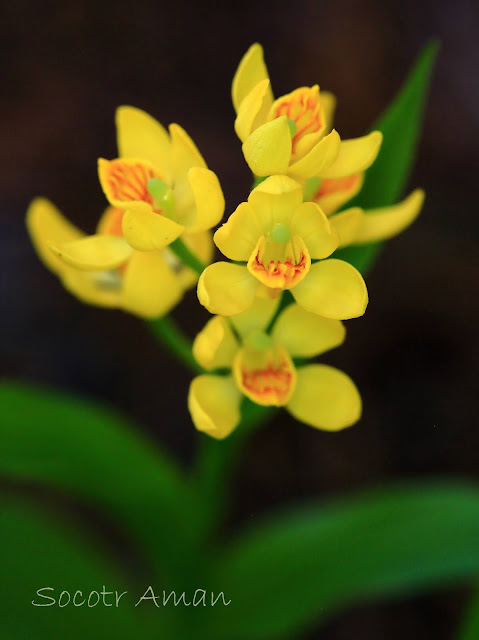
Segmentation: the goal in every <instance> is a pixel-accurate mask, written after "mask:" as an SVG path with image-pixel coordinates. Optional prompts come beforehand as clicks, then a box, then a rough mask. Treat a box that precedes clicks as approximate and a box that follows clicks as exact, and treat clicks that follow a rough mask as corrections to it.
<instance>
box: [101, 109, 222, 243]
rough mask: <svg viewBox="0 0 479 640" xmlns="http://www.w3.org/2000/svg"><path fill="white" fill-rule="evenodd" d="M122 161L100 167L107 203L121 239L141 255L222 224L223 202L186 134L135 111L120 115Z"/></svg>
mask: <svg viewBox="0 0 479 640" xmlns="http://www.w3.org/2000/svg"><path fill="white" fill-rule="evenodd" d="M116 126H117V142H118V151H119V156H120V157H119V158H117V159H115V160H111V161H109V160H105V159H103V158H100V160H99V161H98V174H99V178H100V183H101V186H102V188H103V191H104V193H105V195H106V197H107V200H108V201H109V202H110V204H111V205H112V206H113V207H116V208H117V209H120V210H121V211H122V212H123V213H124V215H123V219H122V231H123V237H124V238H125V240H126V242H127V243H128V244H129V245H130V246H131V247H133V249H137V250H139V251H155V250H158V249H163V247H165V246H167V245H168V244H171V243H172V242H174V241H175V240H176V239H177V238H179V237H180V236H181V234H182V233H184V232H187V233H198V232H202V231H205V230H206V229H211V228H212V227H214V226H216V225H217V224H218V222H219V221H220V220H221V218H222V216H223V212H224V197H223V192H222V190H221V187H220V184H219V181H218V178H217V177H216V175H215V174H214V173H213V172H212V171H210V170H209V169H208V168H207V167H206V163H205V161H204V160H203V157H202V156H201V154H200V152H199V151H198V149H197V148H196V146H195V144H194V143H193V141H192V140H191V138H190V137H189V136H188V134H187V133H186V131H184V129H182V128H181V127H180V126H179V125H177V124H171V125H170V127H169V135H168V133H167V132H166V130H165V129H164V128H163V127H162V126H161V124H160V123H159V122H157V121H156V120H155V119H154V118H152V117H151V116H150V115H148V114H147V113H145V112H144V111H141V110H140V109H136V108H135V107H129V106H123V107H119V108H118V109H117V112H116Z"/></svg>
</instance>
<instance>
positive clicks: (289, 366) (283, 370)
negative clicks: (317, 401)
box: [233, 333, 296, 407]
mask: <svg viewBox="0 0 479 640" xmlns="http://www.w3.org/2000/svg"><path fill="white" fill-rule="evenodd" d="M261 338H262V334H260V333H258V334H257V335H255V337H254V339H252V340H247V341H246V344H245V346H244V347H243V348H242V349H240V350H239V351H238V353H237V354H236V356H235V359H234V362H233V374H234V377H235V380H236V384H237V385H238V387H239V389H241V391H242V392H243V393H244V394H245V395H246V396H247V397H248V398H250V400H253V402H256V403H257V404H261V405H264V406H276V407H282V406H284V405H286V404H287V403H288V401H289V399H290V398H291V396H292V394H293V392H294V389H295V385H296V369H295V367H294V364H293V362H292V360H291V358H290V356H289V354H288V352H287V351H286V349H284V347H282V346H281V345H277V344H274V343H272V344H271V345H270V346H269V347H266V345H267V344H268V341H265V340H262V339H261ZM252 343H253V345H254V344H255V343H256V344H257V345H258V347H259V348H256V347H255V346H252ZM263 345H265V346H264V347H263Z"/></svg>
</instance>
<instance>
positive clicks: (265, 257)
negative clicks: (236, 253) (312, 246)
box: [248, 225, 311, 289]
mask: <svg viewBox="0 0 479 640" xmlns="http://www.w3.org/2000/svg"><path fill="white" fill-rule="evenodd" d="M277 226H278V227H281V228H276V225H275V228H274V229H273V231H278V233H276V234H270V235H269V236H268V237H265V236H261V238H260V239H259V240H258V243H257V245H256V247H255V249H254V251H253V253H252V254H251V257H250V259H249V261H248V270H249V272H250V273H251V274H252V275H253V276H255V278H257V279H258V280H259V281H260V282H262V283H263V284H265V285H266V286H267V287H271V288H273V289H291V288H292V287H294V286H296V285H297V284H298V283H299V282H301V280H302V279H303V278H304V277H305V276H306V274H307V273H308V271H309V268H310V266H311V258H310V255H309V251H308V249H307V248H306V245H305V244H304V242H303V240H302V239H301V238H300V237H299V236H294V237H293V238H292V239H289V238H288V239H287V240H286V241H283V242H277V241H275V239H274V237H275V236H276V237H278V236H279V237H280V238H285V237H287V236H286V234H285V231H288V229H287V228H286V227H285V225H277ZM283 227H284V229H283Z"/></svg>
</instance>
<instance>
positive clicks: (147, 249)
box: [27, 107, 224, 318]
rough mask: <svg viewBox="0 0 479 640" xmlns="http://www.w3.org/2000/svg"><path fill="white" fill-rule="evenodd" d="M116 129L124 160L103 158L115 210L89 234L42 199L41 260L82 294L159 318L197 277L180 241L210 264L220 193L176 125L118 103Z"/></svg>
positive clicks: (33, 227)
mask: <svg viewBox="0 0 479 640" xmlns="http://www.w3.org/2000/svg"><path fill="white" fill-rule="evenodd" d="M116 127H117V142H118V153H119V157H118V158H116V159H114V160H104V159H100V160H99V161H98V175H99V179H100V183H101V186H102V189H103V191H104V193H105V196H106V198H107V200H108V203H109V206H108V207H107V209H106V210H105V212H104V213H103V215H102V216H101V217H100V220H99V223H98V227H97V230H96V233H95V234H94V235H90V236H87V235H85V234H84V233H83V232H82V231H80V230H79V229H77V228H76V227H74V226H73V225H72V224H70V223H69V222H68V221H67V220H66V219H65V218H64V217H63V216H62V215H61V213H60V212H59V211H58V210H57V209H56V207H55V206H54V205H53V204H52V203H51V202H49V201H48V200H45V199H43V198H39V199H36V200H34V201H33V202H32V204H31V205H30V208H29V210H28V212H27V227H28V230H29V232H30V236H31V238H32V241H33V243H34V245H35V247H36V249H37V252H38V254H39V256H40V257H41V259H42V260H43V262H44V263H45V264H46V266H47V267H48V268H50V269H51V270H52V271H53V272H54V273H55V274H56V275H58V276H59V277H60V279H61V281H62V282H63V284H64V286H65V287H66V288H67V289H68V290H69V291H71V292H72V293H73V294H74V295H76V296H77V297H78V298H80V299H81V300H83V301H85V302H88V303H90V304H96V305H100V306H103V307H115V308H120V309H124V310H125V311H129V312H131V313H134V314H136V315H139V316H142V317H144V318H155V317H158V316H161V315H164V314H165V313H168V312H169V311H170V310H171V309H172V308H173V307H174V306H175V305H176V304H177V303H178V302H179V301H180V300H181V298H182V296H183V293H184V292H185V290H187V289H188V288H190V287H192V286H194V284H195V283H196V280H197V276H196V274H195V273H194V271H193V270H192V269H191V268H188V267H186V266H185V265H184V264H183V262H182V261H181V259H180V258H179V257H178V255H177V253H178V248H177V247H178V243H179V242H181V245H180V246H182V247H183V248H184V245H186V248H187V250H189V251H191V252H192V253H193V254H194V255H195V256H196V257H197V258H198V259H199V260H201V262H203V263H208V262H210V260H211V258H212V255H213V243H212V239H211V232H210V229H211V228H212V227H214V226H216V225H217V224H218V222H219V221H220V220H221V218H222V216H223V212H224V198H223V193H222V191H221V187H220V184H219V181H218V178H217V177H216V175H215V174H214V173H213V172H212V171H210V170H209V169H208V168H207V167H206V163H205V161H204V160H203V157H202V156H201V154H200V152H199V151H198V149H197V148H196V146H195V144H194V143H193V141H192V140H191V138H190V137H189V136H188V134H187V133H186V131H184V129H182V128H181V127H180V126H178V125H177V124H171V125H170V127H169V134H168V133H167V131H166V130H165V129H164V128H163V127H162V126H161V125H160V123H159V122H157V121H156V120H154V119H153V118H152V117H151V116H149V115H148V114H147V113H145V112H144V111H141V110H139V109H135V108H133V107H120V108H119V109H118V110H117V113H116Z"/></svg>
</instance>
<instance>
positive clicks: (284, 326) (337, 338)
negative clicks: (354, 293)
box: [272, 304, 346, 358]
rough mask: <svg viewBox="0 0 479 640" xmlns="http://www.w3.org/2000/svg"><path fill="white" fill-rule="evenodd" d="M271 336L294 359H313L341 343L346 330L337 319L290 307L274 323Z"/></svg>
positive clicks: (296, 306)
mask: <svg viewBox="0 0 479 640" xmlns="http://www.w3.org/2000/svg"><path fill="white" fill-rule="evenodd" d="M272 336H273V338H274V340H275V341H276V342H279V343H280V344H282V345H283V347H285V349H286V350H287V351H288V353H289V354H290V355H292V356H293V357H298V358H312V357H314V356H317V355H319V354H321V353H324V352H325V351H329V350H330V349H334V348H335V347H338V346H339V345H340V344H342V343H343V342H344V338H345V336H346V330H345V328H344V325H343V323H342V322H341V321H340V320H333V319H331V318H323V317H321V316H318V315H316V314H315V313H310V312H309V311H306V310H305V309H303V308H302V307H300V306H299V305H297V304H290V305H289V306H288V307H286V309H285V310H284V311H282V313H281V315H280V316H279V318H278V319H277V320H276V322H275V325H274V328H273V332H272Z"/></svg>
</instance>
